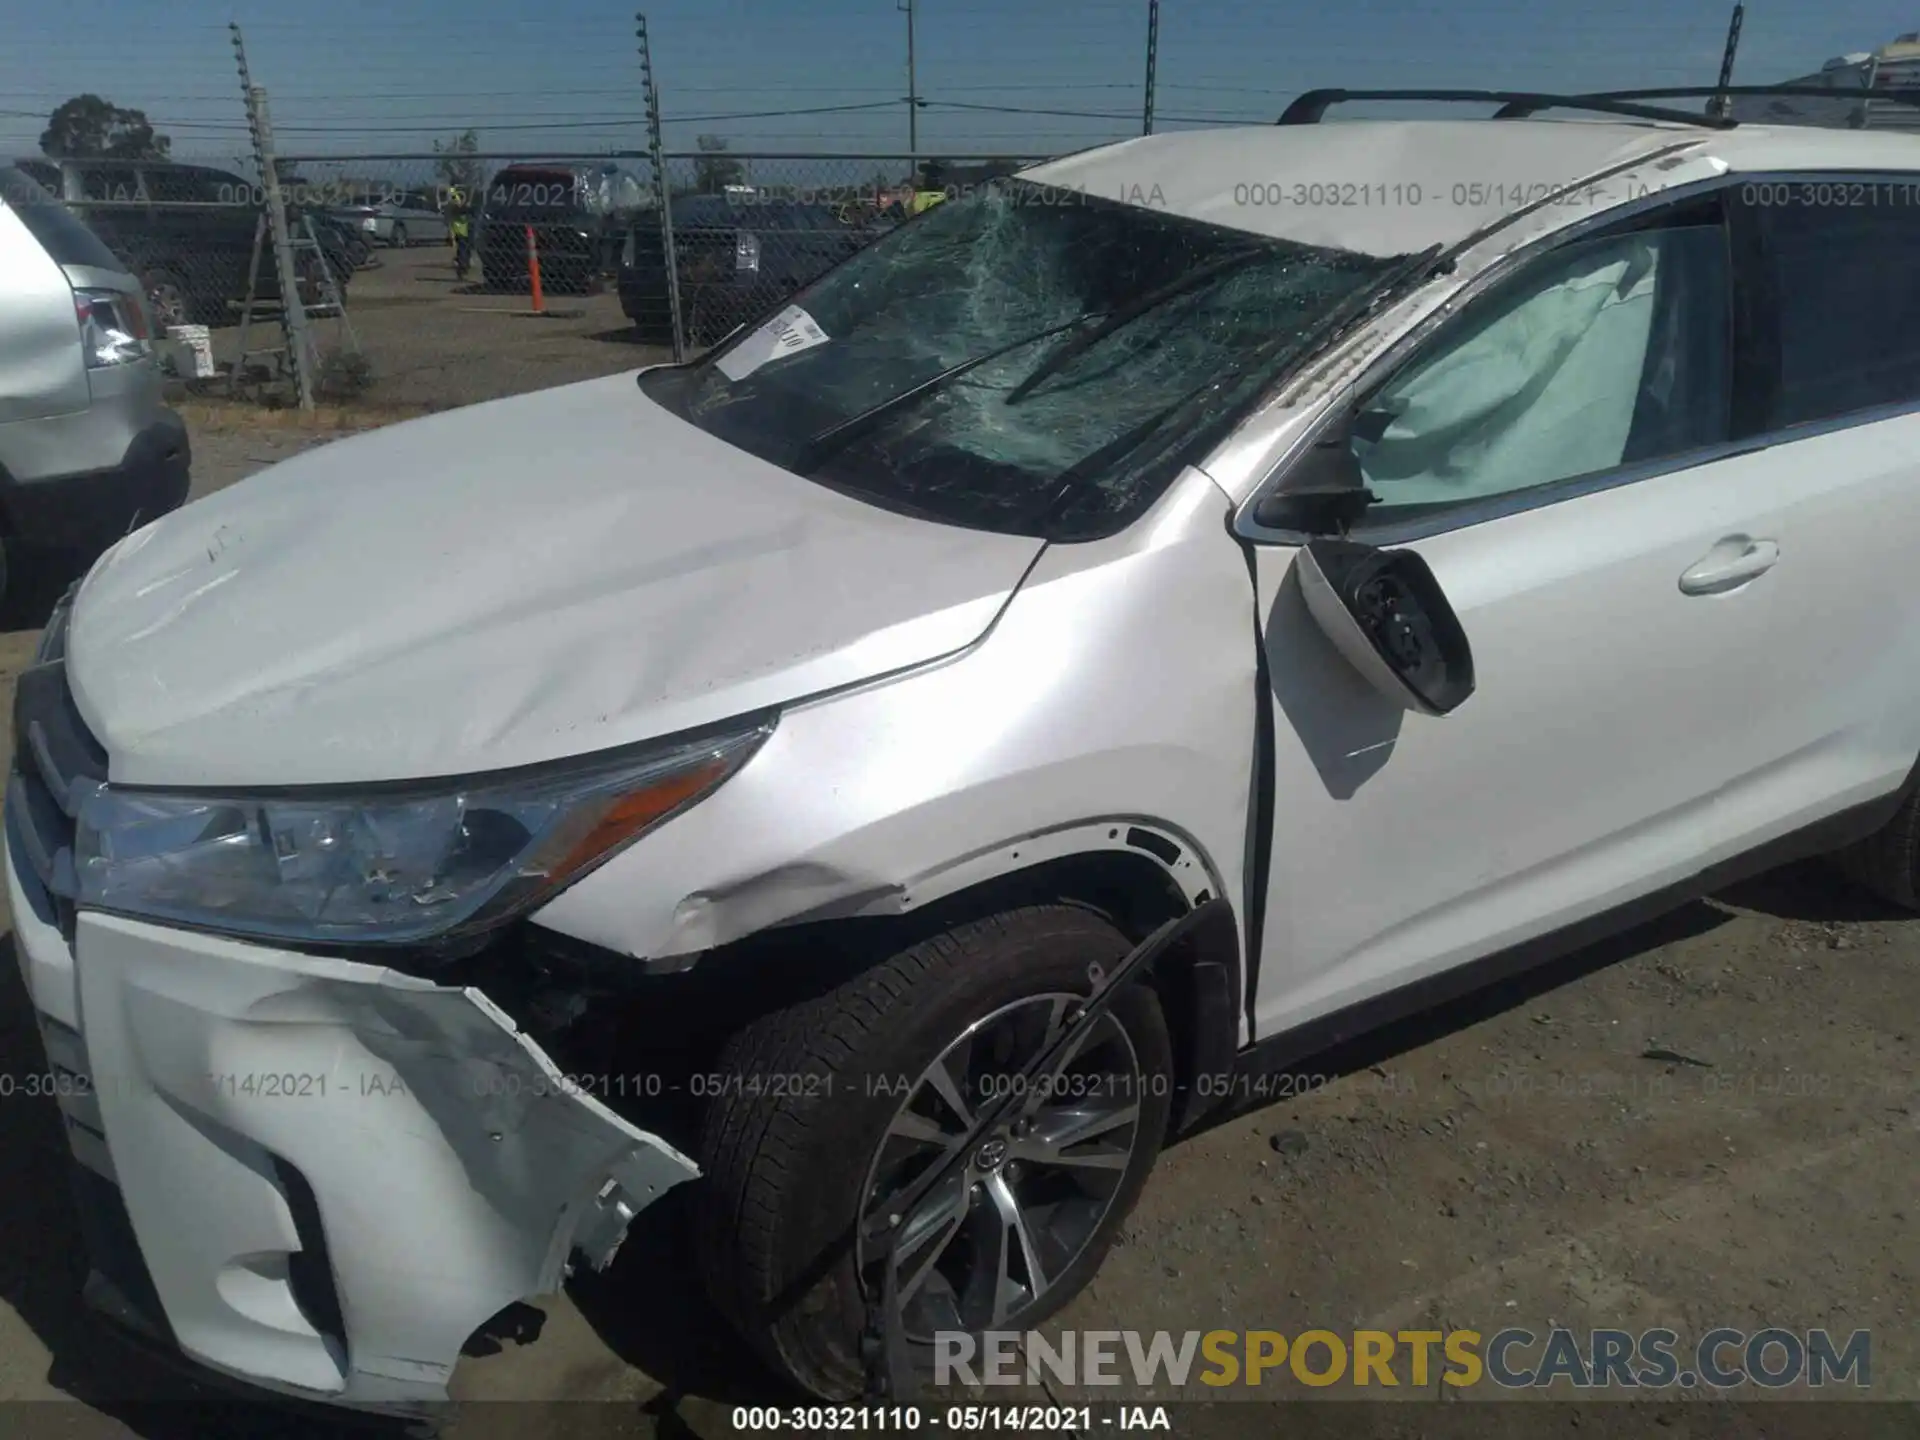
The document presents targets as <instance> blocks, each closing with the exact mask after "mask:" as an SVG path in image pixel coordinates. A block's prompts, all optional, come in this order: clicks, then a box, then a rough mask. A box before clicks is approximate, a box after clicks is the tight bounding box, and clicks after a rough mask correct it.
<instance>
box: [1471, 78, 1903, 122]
mask: <svg viewBox="0 0 1920 1440" xmlns="http://www.w3.org/2000/svg"><path fill="white" fill-rule="evenodd" d="M1722 95H1725V96H1728V97H1729V98H1732V97H1746V98H1756V97H1757V98H1761V99H1764V98H1766V97H1767V96H1770V95H1781V96H1785V97H1787V98H1789V99H1806V100H1836V101H1846V100H1854V101H1859V100H1891V101H1893V102H1894V103H1895V104H1898V105H1913V106H1916V107H1920V87H1915V86H1892V85H1889V86H1884V87H1883V86H1879V85H1874V86H1867V85H1680V86H1674V87H1671V88H1669V89H1665V90H1601V91H1597V92H1595V93H1594V94H1592V95H1583V96H1581V97H1580V99H1581V100H1582V101H1592V100H1607V101H1612V100H1661V99H1667V100H1683V99H1688V98H1692V99H1709V100H1711V99H1717V98H1719V97H1720V96H1722ZM1545 108H1547V107H1545V106H1544V105H1542V106H1534V105H1529V104H1527V103H1525V102H1510V103H1508V104H1506V105H1503V106H1502V107H1501V108H1500V112H1499V114H1498V115H1497V116H1496V117H1495V118H1496V119H1502V120H1515V119H1519V118H1521V117H1523V116H1526V115H1531V114H1532V113H1533V112H1534V110H1536V109H1545ZM1581 108H1583V109H1584V108H1585V106H1584V105H1583V106H1582V107H1581Z"/></svg>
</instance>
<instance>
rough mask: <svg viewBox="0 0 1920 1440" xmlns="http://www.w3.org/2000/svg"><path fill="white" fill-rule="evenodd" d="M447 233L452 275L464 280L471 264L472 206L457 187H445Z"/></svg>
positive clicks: (465, 195) (463, 192) (465, 194)
mask: <svg viewBox="0 0 1920 1440" xmlns="http://www.w3.org/2000/svg"><path fill="white" fill-rule="evenodd" d="M447 233H448V235H449V236H451V237H452V240H453V273H454V275H455V276H456V277H458V278H459V279H461V280H464V279H466V278H467V268H468V267H469V266H470V265H472V264H473V205H472V202H470V201H469V200H468V199H467V192H466V191H465V190H464V189H463V188H462V187H460V186H458V185H449V186H448V187H447Z"/></svg>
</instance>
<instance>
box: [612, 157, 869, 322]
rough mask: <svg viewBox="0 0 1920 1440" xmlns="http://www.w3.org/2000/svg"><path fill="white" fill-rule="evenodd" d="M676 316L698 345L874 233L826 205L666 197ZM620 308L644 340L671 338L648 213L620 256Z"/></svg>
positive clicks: (761, 309) (655, 231)
mask: <svg viewBox="0 0 1920 1440" xmlns="http://www.w3.org/2000/svg"><path fill="white" fill-rule="evenodd" d="M672 215H673V248H674V259H675V262H676V266H677V268H678V270H679V273H680V319H681V325H682V327H683V332H684V333H685V335H686V336H687V338H688V339H689V340H691V341H692V342H693V343H694V344H696V345H708V344H711V343H713V342H714V341H716V340H718V339H719V338H720V337H721V336H723V335H725V334H726V333H727V332H728V331H730V330H732V329H734V328H735V327H736V326H738V325H743V324H745V323H746V322H747V321H749V320H756V319H758V318H759V317H760V316H762V315H764V314H766V313H767V312H768V311H770V310H772V309H773V308H774V307H775V306H776V305H778V304H779V303H780V302H781V301H782V300H784V299H786V298H787V296H789V295H791V294H793V293H794V291H796V290H798V289H800V287H801V286H803V285H806V284H808V283H809V282H810V281H812V280H814V279H817V278H818V277H819V276H821V275H823V274H825V273H826V272H827V271H828V270H830V269H832V268H833V267H834V266H835V265H838V264H839V263H840V262H841V261H842V260H844V259H846V258H847V257H848V256H849V255H851V254H853V253H854V252H855V251H856V250H859V249H860V248H861V247H862V246H864V245H866V244H867V243H868V242H869V241H871V240H873V239H874V238H876V237H877V236H878V235H879V234H881V233H882V232H883V231H884V229H885V228H887V227H885V226H884V225H882V224H880V223H878V222H872V221H869V222H865V223H849V221H847V220H845V219H842V218H841V216H840V215H839V214H837V213H836V212H835V211H834V210H833V209H832V208H830V207H828V206H826V205H820V204H807V203H803V202H801V201H797V200H784V199H777V198H769V197H765V196H760V195H754V194H727V195H684V196H681V197H679V198H677V199H675V200H674V201H673V203H672ZM620 308H621V309H622V310H623V311H625V312H626V316H627V318H628V319H629V320H631V321H632V322H633V324H634V327H635V328H636V329H637V330H639V332H640V334H641V338H643V339H647V340H657V341H661V342H665V341H667V340H669V339H671V338H672V334H673V329H672V311H671V304H670V301H669V298H668V294H667V265H666V253H665V247H664V246H663V245H662V244H661V240H660V226H659V225H658V224H656V223H654V222H653V219H652V217H647V218H645V219H643V220H642V221H641V222H640V223H638V224H636V225H635V226H634V227H633V228H632V230H631V231H630V232H629V233H628V235H627V240H626V244H625V246H624V247H623V249H622V251H621V255H620Z"/></svg>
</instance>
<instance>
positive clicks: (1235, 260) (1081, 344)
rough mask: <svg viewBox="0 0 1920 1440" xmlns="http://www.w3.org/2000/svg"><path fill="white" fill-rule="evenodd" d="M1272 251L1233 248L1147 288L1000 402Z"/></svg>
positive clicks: (1010, 401)
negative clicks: (1143, 318)
mask: <svg viewBox="0 0 1920 1440" xmlns="http://www.w3.org/2000/svg"><path fill="white" fill-rule="evenodd" d="M1272 254H1274V252H1273V251H1272V250H1268V249H1264V248H1262V249H1253V250H1241V251H1237V252H1236V253H1234V254H1232V255H1227V256H1223V257H1222V258H1220V259H1218V260H1212V261H1209V262H1208V263H1207V264H1205V265H1199V266H1196V267H1195V268H1194V269H1192V270H1189V271H1187V273H1186V274H1184V275H1182V276H1180V277H1179V278H1178V279H1175V280H1170V281H1168V282H1167V283H1166V284H1165V285H1162V286H1160V287H1159V288H1158V289H1156V290H1149V291H1148V292H1147V293H1146V294H1144V295H1142V296H1140V297H1139V298H1137V299H1135V300H1133V301H1131V302H1129V303H1128V304H1126V305H1122V306H1121V307H1120V308H1119V309H1118V310H1115V311H1114V312H1113V313H1112V314H1111V315H1109V316H1107V318H1106V320H1105V321H1103V322H1102V323H1101V324H1100V325H1099V326H1097V327H1096V328H1094V329H1092V330H1089V331H1088V332H1087V333H1086V334H1084V335H1076V336H1075V337H1074V338H1073V339H1071V340H1069V341H1067V343H1066V344H1064V345H1062V346H1061V347H1060V348H1059V349H1058V350H1055V351H1054V352H1053V353H1052V354H1051V355H1049V356H1047V357H1046V358H1045V359H1044V360H1042V361H1041V362H1040V363H1039V364H1038V365H1036V366H1034V367H1033V372H1032V373H1031V374H1029V375H1028V376H1027V378H1026V379H1024V380H1022V381H1021V382H1020V383H1019V384H1018V385H1016V386H1014V387H1013V389H1011V390H1009V391H1008V392H1007V393H1006V397H1005V398H1004V399H1003V400H1001V402H1000V403H1001V404H1002V405H1017V404H1019V403H1020V401H1021V400H1023V399H1025V398H1026V396H1027V395H1028V394H1029V393H1030V392H1031V391H1032V390H1034V389H1035V388H1036V387H1038V386H1039V384H1040V383H1041V381H1043V380H1046V379H1047V378H1048V377H1049V376H1053V375H1057V374H1059V373H1060V372H1061V371H1062V370H1064V369H1066V367H1067V366H1068V365H1070V364H1072V363H1073V361H1074V360H1076V359H1077V358H1079V357H1080V356H1082V355H1084V354H1086V352H1087V351H1089V350H1091V349H1092V348H1093V347H1094V346H1096V345H1098V344H1099V343H1100V342H1101V341H1102V340H1104V339H1106V338H1107V337H1108V336H1109V335H1111V334H1113V332H1114V331H1116V330H1119V329H1122V328H1123V327H1125V326H1128V325H1131V324H1132V323H1133V322H1134V321H1136V320H1138V319H1139V318H1140V317H1141V316H1142V315H1145V314H1147V313H1148V312H1149V311H1151V310H1158V309H1159V308H1160V307H1161V306H1162V305H1165V304H1166V303H1167V302H1168V301H1170V300H1177V299H1179V298H1180V297H1181V296H1182V295H1185V294H1187V293H1188V292H1189V291H1192V290H1197V289H1199V288H1200V287H1202V286H1203V285H1205V284H1207V282H1209V281H1211V280H1218V279H1220V278H1222V277H1223V276H1225V275H1228V274H1230V273H1232V272H1233V271H1235V270H1240V269H1244V268H1245V267H1246V266H1248V265H1250V264H1252V263H1253V262H1254V261H1255V260H1260V259H1264V258H1266V257H1268V256H1271V255H1272Z"/></svg>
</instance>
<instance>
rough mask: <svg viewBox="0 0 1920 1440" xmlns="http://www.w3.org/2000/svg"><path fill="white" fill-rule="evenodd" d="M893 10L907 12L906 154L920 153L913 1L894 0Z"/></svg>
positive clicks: (918, 94)
mask: <svg viewBox="0 0 1920 1440" xmlns="http://www.w3.org/2000/svg"><path fill="white" fill-rule="evenodd" d="M894 8H895V9H898V10H904V11H906V12H907V152H908V153H909V154H912V155H918V154H919V153H920V87H919V85H918V84H917V83H916V81H915V78H914V69H913V0H894Z"/></svg>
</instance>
